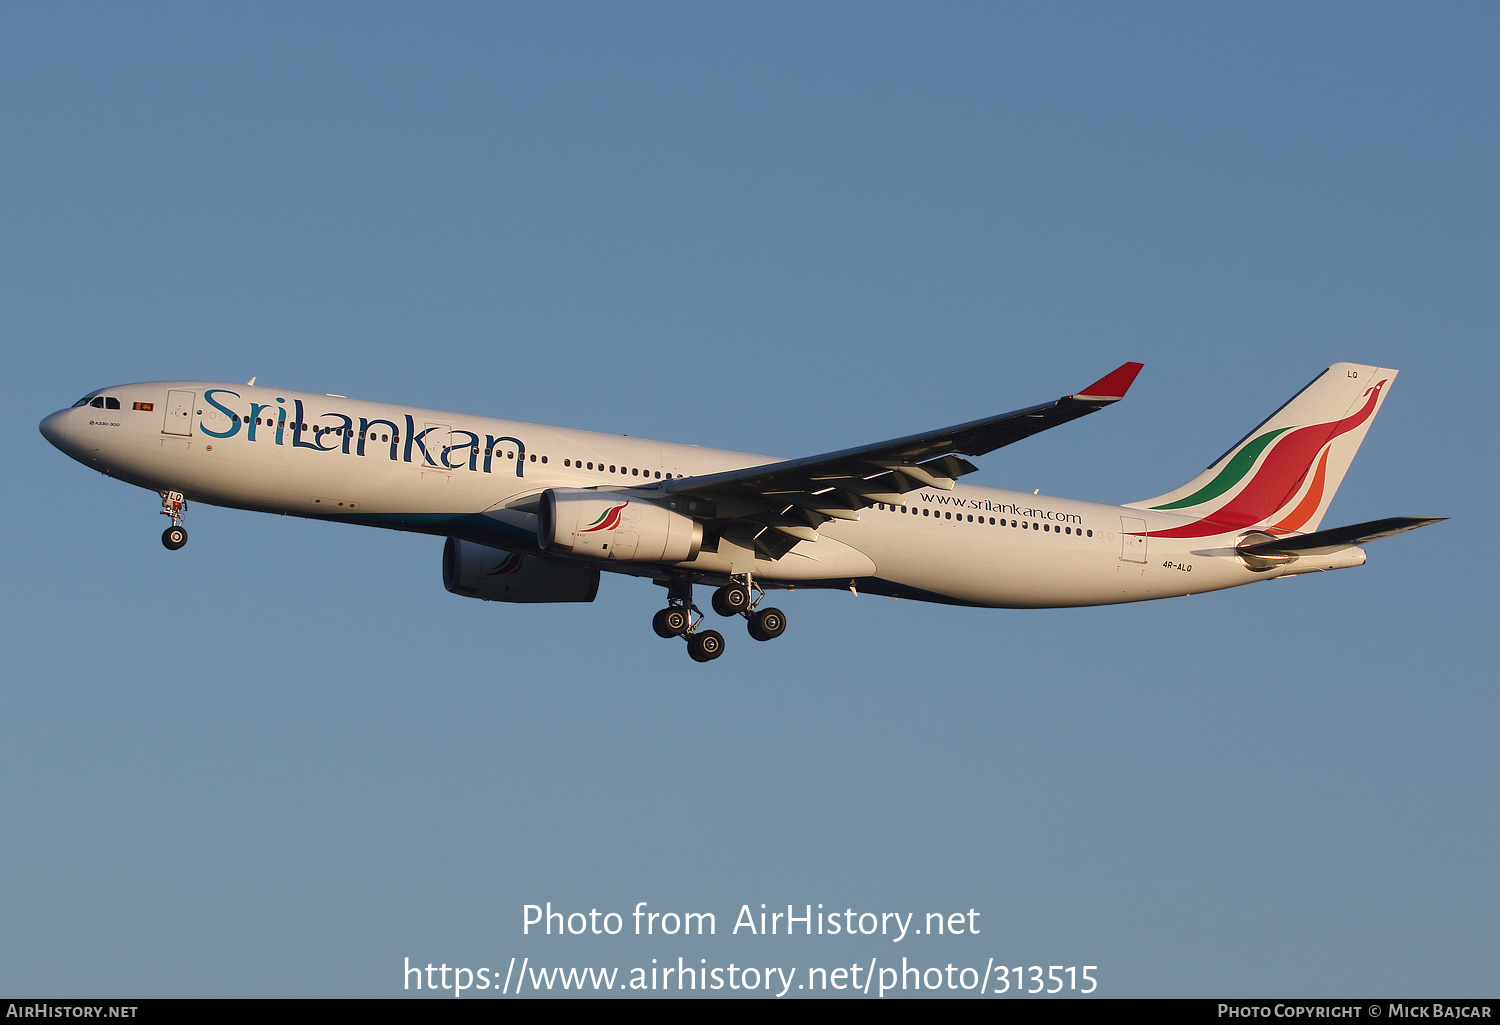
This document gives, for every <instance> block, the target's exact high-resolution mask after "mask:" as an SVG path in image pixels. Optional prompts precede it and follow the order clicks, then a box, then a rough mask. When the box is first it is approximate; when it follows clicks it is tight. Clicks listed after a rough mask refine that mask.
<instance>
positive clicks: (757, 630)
mask: <svg viewBox="0 0 1500 1025" xmlns="http://www.w3.org/2000/svg"><path fill="white" fill-rule="evenodd" d="M749 629H750V636H751V637H754V638H755V639H756V640H757V641H769V640H770V639H771V638H773V637H780V636H781V635H782V634H783V633H785V632H786V616H784V615H782V614H781V610H780V609H761V610H760V611H759V612H753V613H751V614H750V623H749Z"/></svg>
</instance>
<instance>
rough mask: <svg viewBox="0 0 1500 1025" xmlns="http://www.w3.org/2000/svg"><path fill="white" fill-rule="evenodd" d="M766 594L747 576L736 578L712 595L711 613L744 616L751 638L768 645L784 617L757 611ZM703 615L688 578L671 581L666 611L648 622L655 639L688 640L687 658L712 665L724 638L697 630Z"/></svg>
mask: <svg viewBox="0 0 1500 1025" xmlns="http://www.w3.org/2000/svg"><path fill="white" fill-rule="evenodd" d="M764 597H765V591H764V590H762V589H761V587H760V586H759V585H758V584H756V583H755V581H754V579H752V578H751V576H750V574H748V573H745V574H743V575H741V576H738V577H735V578H733V579H731V580H730V582H729V583H727V584H725V585H724V586H723V587H721V588H719V589H718V590H716V591H715V592H714V596H713V602H712V605H713V610H714V611H715V612H717V613H718V614H719V615H721V616H744V617H745V620H746V625H747V628H748V629H749V632H750V636H751V637H754V638H755V639H756V640H757V641H769V640H771V638H773V637H780V636H781V635H782V634H783V633H784V632H785V631H786V616H785V615H784V614H782V611H781V610H780V609H772V608H766V609H762V608H760V607H759V606H760V603H761V600H762V599H763V598H764ZM702 623H703V613H701V612H699V611H698V607H697V606H696V605H694V604H693V582H692V579H691V578H682V579H677V580H673V581H672V582H671V583H670V584H668V585H667V607H666V608H664V609H662V610H661V611H660V612H658V613H657V614H656V616H655V617H654V618H653V619H652V620H651V628H652V629H653V630H655V631H656V635H657V636H658V637H685V638H687V647H688V656H689V657H690V658H692V659H693V660H694V661H695V662H712V661H713V660H714V659H716V658H718V657H719V656H720V655H722V654H724V635H723V634H721V633H719V631H717V630H700V629H698V627H699V626H700V625H702Z"/></svg>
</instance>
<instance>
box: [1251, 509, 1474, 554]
mask: <svg viewBox="0 0 1500 1025" xmlns="http://www.w3.org/2000/svg"><path fill="white" fill-rule="evenodd" d="M1447 518H1448V517H1446V516H1389V517H1387V518H1385V519H1383V520H1371V521H1369V522H1368V523H1353V524H1350V525H1349V526H1347V527H1334V528H1333V529H1332V530H1319V531H1316V532H1314V533H1312V534H1302V535H1299V536H1295V537H1279V538H1277V539H1276V540H1274V541H1257V542H1256V543H1255V544H1253V545H1244V546H1242V547H1241V548H1240V549H1239V551H1240V554H1242V555H1252V556H1260V557H1262V558H1266V557H1271V556H1277V555H1324V554H1327V553H1329V552H1336V551H1338V550H1340V549H1341V548H1352V547H1354V546H1355V545H1362V544H1364V543H1365V542H1367V541H1379V540H1380V539H1381V538H1383V537H1390V536H1392V535H1394V534H1402V533H1405V532H1406V531H1408V530H1416V529H1417V528H1418V527H1425V526H1427V525H1428V524H1429V523H1440V522H1442V521H1443V520H1446V519H1447Z"/></svg>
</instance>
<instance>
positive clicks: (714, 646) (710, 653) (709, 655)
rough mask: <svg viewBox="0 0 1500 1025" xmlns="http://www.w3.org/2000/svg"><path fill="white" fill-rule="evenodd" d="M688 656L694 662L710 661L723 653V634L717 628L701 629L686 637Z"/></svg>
mask: <svg viewBox="0 0 1500 1025" xmlns="http://www.w3.org/2000/svg"><path fill="white" fill-rule="evenodd" d="M687 644H688V656H689V657H690V658H691V659H692V660H693V661H694V662H712V661H713V660H714V659H716V658H718V657H719V656H720V655H722V654H724V635H723V634H721V633H719V631H717V630H703V631H701V632H699V633H695V634H693V636H691V637H689V638H688V642H687Z"/></svg>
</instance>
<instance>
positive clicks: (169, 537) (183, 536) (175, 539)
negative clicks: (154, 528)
mask: <svg viewBox="0 0 1500 1025" xmlns="http://www.w3.org/2000/svg"><path fill="white" fill-rule="evenodd" d="M185 509H187V499H185V498H183V497H182V492H181V491H163V492H162V493H161V514H162V515H163V516H170V517H172V525H171V526H170V527H168V528H167V529H166V530H164V531H162V532H161V543H162V544H164V545H166V546H167V550H168V551H172V552H175V551H177V549H179V548H181V547H182V546H183V545H185V544H187V531H186V530H184V529H183V527H182V513H183V511H184V510H185Z"/></svg>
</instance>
